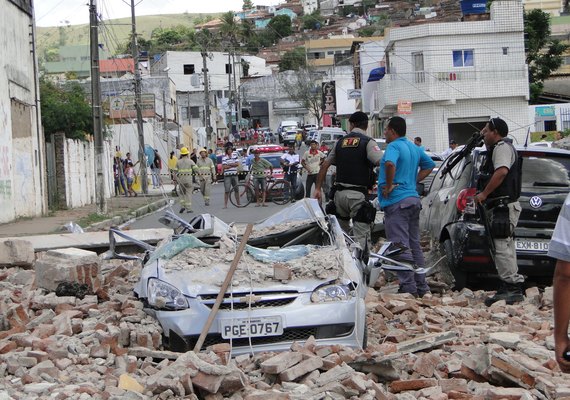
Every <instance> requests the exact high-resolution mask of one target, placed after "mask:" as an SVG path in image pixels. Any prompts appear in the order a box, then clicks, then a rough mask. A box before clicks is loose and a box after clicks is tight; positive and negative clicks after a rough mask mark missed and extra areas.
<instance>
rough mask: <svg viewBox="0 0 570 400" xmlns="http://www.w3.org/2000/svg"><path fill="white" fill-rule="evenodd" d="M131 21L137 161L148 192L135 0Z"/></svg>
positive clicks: (144, 188) (133, 0)
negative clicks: (137, 136)
mask: <svg viewBox="0 0 570 400" xmlns="http://www.w3.org/2000/svg"><path fill="white" fill-rule="evenodd" d="M131 23H132V28H133V29H132V33H131V35H132V42H131V44H132V50H133V61H134V64H135V109H136V111H137V132H138V135H139V162H140V164H141V165H140V171H141V182H142V184H141V188H142V192H143V193H144V194H148V181H147V176H146V167H147V166H146V156H145V153H144V130H143V120H142V110H141V103H142V99H141V80H142V78H141V71H140V70H139V46H138V44H137V22H136V18H135V0H131Z"/></svg>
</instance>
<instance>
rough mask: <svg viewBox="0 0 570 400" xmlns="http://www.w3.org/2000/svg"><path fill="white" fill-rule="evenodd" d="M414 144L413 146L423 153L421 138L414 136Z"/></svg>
mask: <svg viewBox="0 0 570 400" xmlns="http://www.w3.org/2000/svg"><path fill="white" fill-rule="evenodd" d="M414 144H415V145H416V146H418V147H419V148H420V149H422V150H424V151H425V148H424V146H422V138H421V137H419V136H416V137H415V138H414Z"/></svg>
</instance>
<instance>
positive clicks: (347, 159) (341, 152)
mask: <svg viewBox="0 0 570 400" xmlns="http://www.w3.org/2000/svg"><path fill="white" fill-rule="evenodd" d="M369 141H370V138H369V137H368V136H366V135H363V134H362V133H359V132H351V133H349V134H348V135H346V136H343V137H342V138H340V139H339V140H338V141H337V142H336V145H335V164H336V183H339V184H343V183H347V184H349V185H359V186H364V187H366V188H368V187H370V183H371V176H372V174H373V172H372V168H373V166H372V164H371V163H370V161H368V154H367V152H366V146H368V142H369Z"/></svg>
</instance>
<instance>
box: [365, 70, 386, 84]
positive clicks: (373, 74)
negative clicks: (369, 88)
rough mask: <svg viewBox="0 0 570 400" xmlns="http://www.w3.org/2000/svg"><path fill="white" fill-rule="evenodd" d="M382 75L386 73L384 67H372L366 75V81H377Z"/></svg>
mask: <svg viewBox="0 0 570 400" xmlns="http://www.w3.org/2000/svg"><path fill="white" fill-rule="evenodd" d="M384 75H386V67H378V68H374V69H373V70H372V71H370V75H368V80H367V81H366V82H376V81H379V80H380V79H382V78H384Z"/></svg>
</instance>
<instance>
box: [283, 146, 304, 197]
mask: <svg viewBox="0 0 570 400" xmlns="http://www.w3.org/2000/svg"><path fill="white" fill-rule="evenodd" d="M299 161H300V160H299V154H297V153H295V143H289V151H288V152H287V153H285V154H283V155H282V156H281V159H280V160H279V163H280V164H281V167H283V172H284V173H285V176H284V178H285V180H286V181H289V183H290V184H291V187H290V188H289V189H290V191H291V203H294V202H295V201H296V200H295V192H296V188H297V171H298V170H299Z"/></svg>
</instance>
